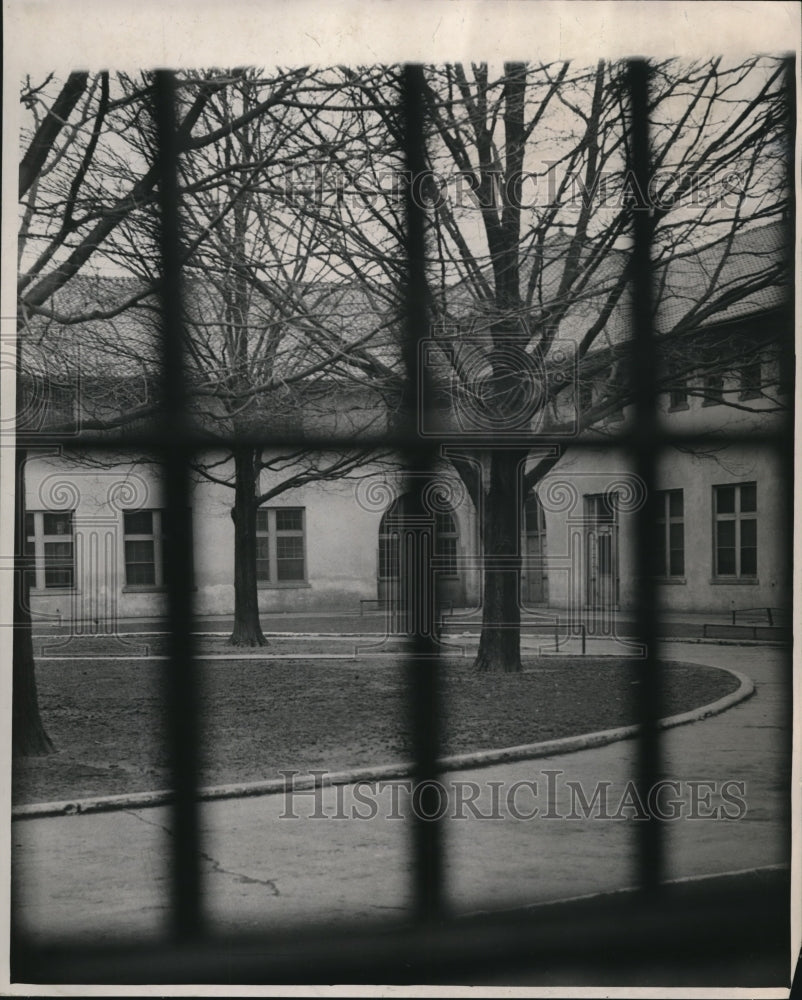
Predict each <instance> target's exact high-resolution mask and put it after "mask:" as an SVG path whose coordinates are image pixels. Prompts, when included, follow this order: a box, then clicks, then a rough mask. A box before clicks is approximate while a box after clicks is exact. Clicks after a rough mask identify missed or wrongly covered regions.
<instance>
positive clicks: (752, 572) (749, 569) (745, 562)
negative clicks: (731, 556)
mask: <svg viewBox="0 0 802 1000" xmlns="http://www.w3.org/2000/svg"><path fill="white" fill-rule="evenodd" d="M741 576H757V549H756V548H743V547H742V548H741Z"/></svg>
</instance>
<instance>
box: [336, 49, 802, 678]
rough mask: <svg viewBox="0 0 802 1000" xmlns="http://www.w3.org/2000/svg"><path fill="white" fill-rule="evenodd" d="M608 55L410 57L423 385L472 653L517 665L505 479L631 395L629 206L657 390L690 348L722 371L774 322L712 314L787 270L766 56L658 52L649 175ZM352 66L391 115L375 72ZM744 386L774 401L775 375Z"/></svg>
mask: <svg viewBox="0 0 802 1000" xmlns="http://www.w3.org/2000/svg"><path fill="white" fill-rule="evenodd" d="M624 72H625V67H624V65H623V64H616V63H607V62H599V63H598V64H597V65H596V66H595V67H574V66H571V65H569V64H568V63H565V62H562V63H554V64H539V65H526V64H523V63H510V64H506V65H504V66H499V67H495V68H493V67H490V66H487V65H485V64H477V65H472V66H463V65H461V64H455V65H447V66H442V67H429V68H427V69H426V70H425V107H426V112H427V119H428V130H427V141H428V156H429V163H430V167H431V171H430V173H429V174H428V175H427V176H426V177H425V178H414V179H413V180H412V183H413V184H414V185H415V187H414V190H413V194H414V196H415V197H416V198H417V199H419V203H420V204H422V205H423V207H424V209H425V210H426V213H427V218H428V222H429V260H428V264H429V276H430V290H431V300H430V303H429V305H430V310H431V315H432V319H433V329H432V331H429V332H428V334H429V336H428V339H429V342H430V344H431V347H432V350H430V351H429V352H428V355H427V358H428V363H429V365H430V375H431V377H432V380H433V382H434V383H435V385H436V386H438V387H439V390H440V392H439V396H440V398H439V400H432V401H429V402H431V403H432V404H434V407H435V409H437V407H438V405H440V406H441V409H442V414H441V417H442V420H441V422H440V429H441V431H442V432H443V433H444V434H445V436H446V437H447V438H449V439H450V440H452V442H454V443H455V444H458V445H459V447H453V448H451V449H450V451H449V457H450V460H451V462H452V464H453V465H454V467H455V469H456V470H457V472H458V473H459V474H460V476H461V477H462V479H463V480H464V483H465V486H466V488H467V490H468V491H469V493H470V495H471V497H472V499H473V502H474V505H475V507H476V510H477V512H478V513H479V516H480V530H481V536H482V545H483V551H484V554H485V568H484V571H483V576H484V580H483V627H482V634H481V640H480V645H479V651H478V655H477V660H476V665H477V667H478V669H480V670H503V671H517V670H520V668H521V661H520V629H519V625H520V569H521V553H520V538H519V530H520V529H519V525H520V522H521V517H520V515H521V507H522V503H523V499H524V498H525V497H526V496H527V495H528V494H530V493H531V491H532V490H533V489H534V488H535V487H536V485H537V484H538V483H539V482H540V481H541V480H542V478H543V477H544V476H545V475H546V474H547V473H548V472H549V471H550V470H551V469H552V468H553V467H554V466H555V465H556V463H557V462H559V461H560V459H561V458H562V456H563V455H564V453H565V450H566V448H567V447H570V445H571V443H572V441H574V440H576V439H578V438H581V437H582V435H583V434H585V433H593V434H598V433H609V432H610V430H611V428H612V425H611V424H610V423H609V422H608V421H609V418H611V417H615V416H617V415H618V414H619V413H620V411H621V410H622V408H623V407H625V406H626V405H627V404H628V403H629V402H631V401H632V399H633V395H634V388H635V384H636V379H637V372H635V371H633V370H632V364H631V361H632V341H631V336H630V333H629V325H630V324H629V320H628V307H629V303H628V285H629V280H630V270H629V258H630V233H631V222H632V216H633V212H635V211H638V212H646V213H648V217H649V223H650V230H651V235H652V241H653V261H652V266H653V276H654V278H653V280H654V303H655V327H656V330H657V334H658V344H659V351H660V354H661V358H662V366H661V371H660V373H659V377H658V382H659V387H660V390H661V391H669V390H670V389H671V388H672V387H673V388H676V389H678V388H679V387H685V386H687V384H688V379H689V377H690V376H691V375H692V374H694V373H695V372H698V370H699V368H700V366H701V367H702V368H703V369H705V370H706V372H707V374H708V376H709V378H708V379H707V380H706V382H705V386H704V387H703V388H701V389H696V390H695V391H701V392H715V393H718V395H719V396H720V395H721V393H720V383H719V382H717V380H718V379H721V378H722V377H723V376H724V374H725V373H726V372H728V371H733V370H738V369H742V368H743V366H744V365H745V364H747V363H748V360H749V357H750V355H751V356H752V357H754V356H756V352H757V351H759V350H763V349H765V347H766V339H768V338H770V337H773V338H774V339H775V340H777V338H778V337H779V336H781V330H782V324H775V325H774V326H773V327H772V329H771V330H770V331H769V330H767V333H766V338H764V341H763V342H762V343H760V344H758V343H755V342H749V343H745V342H744V341H743V339H740V340H739V338H738V337H732V336H731V334H730V333H727V332H726V331H725V332H722V333H715V332H712V333H711V332H709V331H710V330H711V328H713V327H715V326H716V324H717V323H719V322H721V321H723V320H726V319H728V318H731V316H732V315H733V314H737V312H738V310H739V308H740V309H741V310H742V311H748V309H749V304H750V302H754V301H755V300H756V297H759V296H760V294H761V292H765V291H766V290H769V289H776V288H777V287H778V285H780V284H781V283H782V282H783V281H784V280H787V274H786V273H785V271H784V268H785V261H784V258H783V253H782V234H781V232H780V229H781V227H780V226H779V225H778V223H779V221H780V219H781V218H782V215H783V213H784V212H785V210H786V201H787V197H786V190H787V176H786V167H785V157H786V144H787V141H788V137H787V135H786V134H785V133H784V123H785V108H784V106H783V100H784V98H783V66H782V63H781V61H779V60H772V59H762V58H753V59H747V60H744V61H741V62H738V63H735V64H732V63H730V64H728V63H726V62H725V61H724V60H722V59H711V60H707V61H704V62H698V63H690V64H689V63H683V62H681V61H677V60H668V61H665V62H661V63H656V64H654V65H653V67H652V77H651V96H650V129H651V144H652V183H651V184H650V186H649V190H648V191H646V192H643V191H640V190H638V188H637V185H636V184H635V182H634V177H633V174H632V173H631V172H630V170H629V152H628V146H629V141H630V135H629V128H628V124H629V108H628V102H627V92H626V87H625V82H624ZM351 82H352V84H353V88H354V93H355V95H358V98H357V97H356V96H355V98H354V99H355V100H357V99H360V100H361V101H362V102H363V105H364V106H365V108H367V109H370V112H371V113H372V114H374V115H375V116H376V117H377V118H378V119H381V120H384V121H385V122H387V123H388V134H390V133H391V129H390V125H391V124H392V123H391V122H390V120H389V118H390V111H389V108H390V107H391V106H392V104H393V101H394V93H393V86H394V84H393V80H392V78H391V76H389V75H388V74H387V73H384V72H383V71H378V70H377V71H375V72H374V73H373V74H372V75H371V74H368V75H367V76H362V77H359V78H357V77H352V78H351ZM387 145H388V146H391V145H392V140H391V141H390V142H389V143H388V144H387ZM374 204H375V199H374ZM379 214H381V213H379ZM772 225H773V226H774V228H773V229H772V228H771V227H772ZM761 227H762V228H761ZM383 232H384V234H385V236H386V238H387V240H391V239H392V236H393V234H392V232H391V231H390V229H389V227H384V229H383ZM380 245H381V256H380V258H379V259H380V260H384V259H385V258H386V257H387V250H386V248H385V245H382V244H380ZM769 298H770V296H769ZM764 301H765V300H764ZM722 329H723V328H722ZM421 333H422V334H423V333H424V332H423V331H421ZM689 345H693V348H692V349H690V350H689ZM717 385H718V386H719V388H716V387H717ZM761 393H762V394H763V395H764V396H765V395H768V396H769V397H770V402H771V404H773V405H775V406H781V405H782V397H781V394H779V393H778V392H777V386H776V384H775V385H774V386H771V387H767V386H763V388H762V389H761ZM722 401H723V402H727V403H730V404H731V405H733V406H735V407H738V406H740V407H743V408H747V409H749V408H758V404H754V405H753V404H752V403H747V404H743V403H741V402H738V401H736V400H734V399H732V397H727V398H723V397H722ZM759 407H760V408H762V409H764V410H765V408H766V401H765V399H762V400H761V401H760V403H759ZM539 437H540V438H542V439H544V440H548V441H549V442H551V445H550V447H549V448H548V449H543V448H540V449H538V446H537V442H538V439H539ZM455 438H456V441H455ZM555 439H557V441H558V442H559V441H561V440H563V441H564V442H565V443H564V444H559V443H558V444H557V445H554V441H555ZM498 444H502V445H503V447H498ZM521 470H524V471H523V473H522V472H521ZM500 626H501V627H500Z"/></svg>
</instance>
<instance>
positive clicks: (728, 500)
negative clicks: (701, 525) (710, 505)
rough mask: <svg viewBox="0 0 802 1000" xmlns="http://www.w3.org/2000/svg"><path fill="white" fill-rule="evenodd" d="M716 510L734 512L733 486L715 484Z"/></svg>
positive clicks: (719, 512)
mask: <svg viewBox="0 0 802 1000" xmlns="http://www.w3.org/2000/svg"><path fill="white" fill-rule="evenodd" d="M716 512H717V513H718V514H734V513H735V487H734V486H717V487H716Z"/></svg>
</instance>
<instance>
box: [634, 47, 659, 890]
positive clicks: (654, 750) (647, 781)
mask: <svg viewBox="0 0 802 1000" xmlns="http://www.w3.org/2000/svg"><path fill="white" fill-rule="evenodd" d="M627 78H628V85H629V96H630V115H631V126H630V137H629V138H630V156H631V162H630V169H631V171H632V178H633V181H634V190H635V198H634V203H633V247H632V258H631V260H630V268H631V280H632V295H633V323H634V328H633V368H632V377H633V378H634V379H635V393H636V394H635V431H634V433H635V441H634V452H635V456H634V457H635V472H636V473H637V475H638V476H640V478H641V480H642V482H643V486H644V490H645V497H646V499H645V503H644V504H643V505H642V506H641V508H640V509H639V510H638V511H637V514H636V519H635V540H636V552H637V554H636V574H637V579H638V587H637V594H638V596H637V602H636V615H637V618H636V626H637V633H638V636H639V638H640V640H641V642H642V643H643V645H644V647H645V650H646V662H645V663H644V664H643V667H644V670H643V677H642V678H641V683H640V684H639V685H638V686H637V690H638V702H639V704H638V717H639V720H640V724H641V731H640V739H639V742H638V765H637V775H636V781H637V786H638V791H639V794H640V796H641V801H643V802H646V801H648V792H649V789H650V788H652V787H653V786H654V785H655V784H656V782H657V781H658V780H659V778H660V775H661V754H660V731H659V729H658V727H657V721H658V719H659V718H660V716H661V715H662V712H661V703H662V678H661V676H660V664H659V661H658V658H657V607H656V596H657V595H656V588H655V576H656V570H657V566H656V553H657V539H656V537H655V525H656V523H657V513H658V512H657V509H656V503H655V501H656V497H655V493H654V481H655V462H656V459H655V447H654V440H655V435H656V432H657V411H656V404H657V381H656V374H655V373H656V367H657V353H656V350H655V345H654V339H653V331H652V289H651V280H652V275H651V242H652V230H653V221H652V213H651V210H650V207H649V204H648V197H647V192H648V191H649V181H650V154H649V67H648V64H647V63H646V62H644V61H642V60H633V61H632V62H630V63H629V65H628V67H627ZM639 195H642V197H639ZM663 850H664V844H663V838H662V830H661V825H660V823H659V822H658V820H657V819H656V818H655V817H651V818H650V819H648V820H644V822H642V823H640V824H638V847H637V862H638V875H639V882H640V884H641V886H642V887H643V888H645V889H654V888H655V887H656V886H657V885H658V884H659V883H660V882H661V881H662V878H663V870H664V857H663Z"/></svg>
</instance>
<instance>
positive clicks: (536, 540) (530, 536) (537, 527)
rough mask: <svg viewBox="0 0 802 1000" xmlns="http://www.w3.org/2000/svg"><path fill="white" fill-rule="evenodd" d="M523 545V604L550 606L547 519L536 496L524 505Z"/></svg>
mask: <svg viewBox="0 0 802 1000" xmlns="http://www.w3.org/2000/svg"><path fill="white" fill-rule="evenodd" d="M522 543H523V544H522V550H523V562H522V565H521V602H522V603H523V604H541V605H543V604H548V600H549V594H548V577H547V574H546V519H545V515H544V513H543V506H542V504H541V503H540V501H539V500H538V498H537V497H536V496H531V497H529V499H528V500H527V501H526V503H525V504H524V531H523V539H522Z"/></svg>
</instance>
